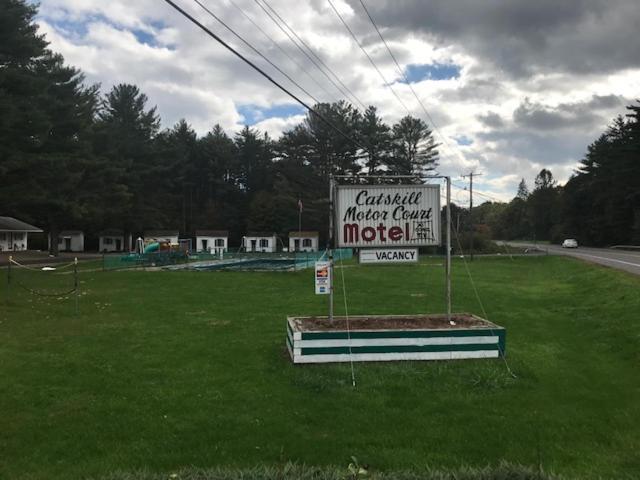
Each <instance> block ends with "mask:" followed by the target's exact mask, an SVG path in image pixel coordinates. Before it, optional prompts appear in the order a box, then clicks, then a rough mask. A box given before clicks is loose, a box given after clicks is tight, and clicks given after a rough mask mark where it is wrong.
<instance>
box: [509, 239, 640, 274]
mask: <svg viewBox="0 0 640 480" xmlns="http://www.w3.org/2000/svg"><path fill="white" fill-rule="evenodd" d="M507 243H508V244H509V245H513V246H518V247H521V246H531V247H533V246H534V244H533V243H527V242H507ZM537 247H538V248H540V249H543V250H548V251H549V253H550V254H554V255H568V256H571V257H577V258H581V259H582V260H586V261H588V262H592V263H599V264H600V265H606V266H607V267H612V268H617V269H618V270H625V271H627V272H631V273H634V274H636V275H640V251H629V250H618V249H612V248H590V247H579V248H562V247H560V246H559V245H543V244H540V243H539V244H537Z"/></svg>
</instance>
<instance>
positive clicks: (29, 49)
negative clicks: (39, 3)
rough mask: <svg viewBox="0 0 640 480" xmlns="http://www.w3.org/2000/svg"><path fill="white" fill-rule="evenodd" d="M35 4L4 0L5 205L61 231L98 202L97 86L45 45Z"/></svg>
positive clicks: (0, 159)
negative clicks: (95, 146)
mask: <svg viewBox="0 0 640 480" xmlns="http://www.w3.org/2000/svg"><path fill="white" fill-rule="evenodd" d="M36 13H37V8H36V7H35V6H33V5H29V4H27V3H25V2H24V1H20V0H0V109H1V111H0V184H2V186H3V187H2V189H0V204H2V205H3V209H4V210H5V211H7V212H10V213H11V214H12V215H15V216H20V217H22V218H25V219H26V220H28V221H32V222H34V223H37V224H40V225H42V226H44V227H45V228H47V229H48V230H49V235H50V238H51V240H52V241H51V250H52V253H53V254H57V247H58V242H57V237H58V231H59V229H60V228H61V227H62V226H69V227H71V226H73V224H77V223H80V222H82V221H83V219H84V218H85V217H86V216H87V214H88V213H89V212H91V211H92V202H93V201H95V195H94V193H95V192H94V191H93V190H91V189H90V187H89V186H90V185H92V182H91V181H87V180H88V177H89V176H90V175H91V174H92V173H93V172H94V171H95V165H96V163H95V158H94V157H93V156H92V152H91V144H90V135H91V128H92V124H93V117H94V113H95V110H96V107H97V90H98V89H97V87H96V86H90V87H86V86H85V85H84V77H83V76H82V74H81V73H80V72H79V71H78V70H76V69H74V68H72V67H69V66H67V65H65V63H64V59H63V58H62V56H60V55H57V54H55V53H53V52H51V51H50V50H49V49H48V48H47V42H46V40H45V39H44V36H42V35H38V33H37V27H36V25H35V23H34V17H35V15H36Z"/></svg>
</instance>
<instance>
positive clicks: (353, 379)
mask: <svg viewBox="0 0 640 480" xmlns="http://www.w3.org/2000/svg"><path fill="white" fill-rule="evenodd" d="M340 273H341V276H342V297H343V298H344V317H345V322H346V325H347V345H348V346H349V363H350V364H351V385H353V386H354V387H355V386H356V374H355V369H354V367H353V352H352V350H351V328H350V325H349V308H348V307H347V287H346V283H345V281H344V265H343V264H342V255H340Z"/></svg>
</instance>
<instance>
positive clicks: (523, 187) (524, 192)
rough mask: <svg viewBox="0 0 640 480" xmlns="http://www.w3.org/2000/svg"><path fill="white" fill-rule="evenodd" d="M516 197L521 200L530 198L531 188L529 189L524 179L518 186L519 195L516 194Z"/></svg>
mask: <svg viewBox="0 0 640 480" xmlns="http://www.w3.org/2000/svg"><path fill="white" fill-rule="evenodd" d="M516 197H517V198H519V199H521V200H526V199H527V198H529V187H527V182H525V181H524V178H523V179H522V180H520V183H519V184H518V193H517V194H516Z"/></svg>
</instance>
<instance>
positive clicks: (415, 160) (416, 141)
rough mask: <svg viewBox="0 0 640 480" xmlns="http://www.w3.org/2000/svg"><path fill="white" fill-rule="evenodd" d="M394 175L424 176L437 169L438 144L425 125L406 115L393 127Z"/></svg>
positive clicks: (390, 167)
mask: <svg viewBox="0 0 640 480" xmlns="http://www.w3.org/2000/svg"><path fill="white" fill-rule="evenodd" d="M392 142H393V159H392V160H391V162H390V165H389V171H390V172H391V173H392V174H394V175H426V174H429V173H431V172H433V171H435V169H436V168H437V167H438V144H436V142H435V140H434V138H433V134H432V132H431V130H429V127H428V126H427V124H426V123H424V122H423V121H422V120H420V119H419V118H415V117H412V116H410V115H407V116H406V117H403V118H402V119H401V120H400V121H399V122H398V123H396V124H395V125H394V126H393V140H392Z"/></svg>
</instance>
